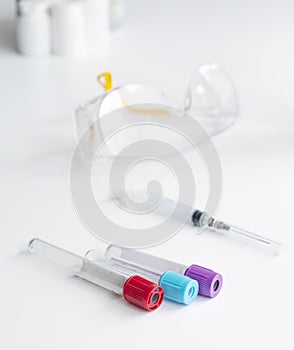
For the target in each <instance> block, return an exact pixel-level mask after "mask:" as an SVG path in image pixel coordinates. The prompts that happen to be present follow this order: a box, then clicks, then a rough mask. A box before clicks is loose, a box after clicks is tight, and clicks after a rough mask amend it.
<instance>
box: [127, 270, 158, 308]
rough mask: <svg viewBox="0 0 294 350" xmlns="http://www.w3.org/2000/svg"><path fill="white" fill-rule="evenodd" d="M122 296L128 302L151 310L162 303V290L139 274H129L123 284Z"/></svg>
mask: <svg viewBox="0 0 294 350" xmlns="http://www.w3.org/2000/svg"><path fill="white" fill-rule="evenodd" d="M123 296H124V298H125V300H127V301H128V302H129V303H131V304H134V305H136V306H139V307H141V308H142V309H145V310H148V311H153V310H156V309H157V308H158V307H159V306H160V304H161V303H162V301H163V296H164V292H163V289H162V287H160V286H158V285H157V284H156V283H153V282H151V281H148V280H146V279H145V278H143V277H140V276H131V277H130V278H128V279H127V281H126V282H125V284H124V290H123Z"/></svg>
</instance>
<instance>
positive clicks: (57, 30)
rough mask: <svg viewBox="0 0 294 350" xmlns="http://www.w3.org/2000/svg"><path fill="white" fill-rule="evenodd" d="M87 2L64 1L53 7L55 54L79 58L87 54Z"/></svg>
mask: <svg viewBox="0 0 294 350" xmlns="http://www.w3.org/2000/svg"><path fill="white" fill-rule="evenodd" d="M84 4H85V1H64V2H60V3H56V4H55V5H54V6H52V44H53V52H54V53H55V54H58V55H64V56H79V55H84V54H86V52H87V47H86V43H87V39H86V38H87V33H86V22H85V8H84Z"/></svg>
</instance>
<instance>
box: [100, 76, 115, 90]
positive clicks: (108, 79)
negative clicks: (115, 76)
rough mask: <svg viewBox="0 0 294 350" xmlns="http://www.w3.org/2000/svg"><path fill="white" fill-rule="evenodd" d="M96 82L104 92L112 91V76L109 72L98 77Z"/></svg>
mask: <svg viewBox="0 0 294 350" xmlns="http://www.w3.org/2000/svg"><path fill="white" fill-rule="evenodd" d="M97 81H98V83H99V84H100V85H101V86H102V87H103V89H104V90H105V91H108V90H111V89H112V76H111V73H110V72H105V73H102V74H100V75H98V77H97Z"/></svg>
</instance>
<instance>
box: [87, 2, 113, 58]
mask: <svg viewBox="0 0 294 350" xmlns="http://www.w3.org/2000/svg"><path fill="white" fill-rule="evenodd" d="M84 6H85V21H86V28H87V29H86V30H87V51H88V52H89V53H90V54H97V55H103V54H104V53H105V51H106V50H107V48H108V44H109V32H110V3H109V0H85V1H84Z"/></svg>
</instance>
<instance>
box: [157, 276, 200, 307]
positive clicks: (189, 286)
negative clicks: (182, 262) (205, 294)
mask: <svg viewBox="0 0 294 350" xmlns="http://www.w3.org/2000/svg"><path fill="white" fill-rule="evenodd" d="M158 285H159V286H161V287H162V288H163V290H164V297H165V298H166V299H169V300H172V301H175V302H177V303H180V304H185V305H189V304H191V303H192V302H193V301H194V300H195V298H196V297H197V295H198V290H199V284H198V282H197V281H195V280H193V279H191V278H190V277H187V276H184V275H181V274H179V273H176V272H173V271H166V272H165V273H163V274H162V275H161V277H160V280H159V282H158Z"/></svg>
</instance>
